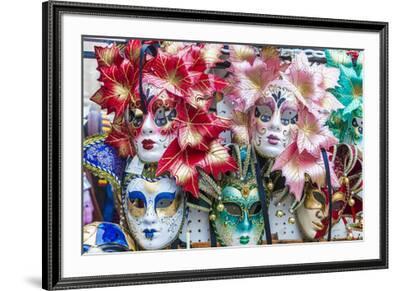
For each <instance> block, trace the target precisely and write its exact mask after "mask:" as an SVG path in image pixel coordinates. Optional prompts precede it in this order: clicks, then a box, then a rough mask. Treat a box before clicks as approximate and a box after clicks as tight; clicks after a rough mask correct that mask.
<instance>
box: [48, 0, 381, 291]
mask: <svg viewBox="0 0 400 291" xmlns="http://www.w3.org/2000/svg"><path fill="white" fill-rule="evenodd" d="M387 88H388V23H385V22H367V21H357V20H343V19H319V18H306V17H288V16H275V15H260V14H243V13H232V12H215V11H194V10H181V9H167V8H152V7H134V6H120V5H106V4H88V3H73V2H59V1H57V2H53V1H50V2H45V3H43V158H44V160H43V288H44V289H48V290H52V289H66V288H87V287H105V286H122V285H134V284H149V283H167V282H180V281H196V280H213V279H228V278H243V277H259V276H271V275H290V274H303V273H317V272H336V271H352V270H367V269H379V268H387V267H388V233H387V231H388V216H387V214H388V174H387V171H388V165H387V163H388V136H387V131H388V119H387V114H388V109H387V104H388V89H387Z"/></svg>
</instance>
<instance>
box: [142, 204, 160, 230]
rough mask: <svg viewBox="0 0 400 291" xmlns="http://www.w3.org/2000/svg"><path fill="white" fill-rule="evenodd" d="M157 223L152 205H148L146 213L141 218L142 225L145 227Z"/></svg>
mask: <svg viewBox="0 0 400 291" xmlns="http://www.w3.org/2000/svg"><path fill="white" fill-rule="evenodd" d="M156 222H157V214H156V212H155V211H154V206H153V204H149V205H148V206H147V210H146V213H145V215H144V217H143V223H144V225H146V226H151V225H153V224H155V223H156Z"/></svg>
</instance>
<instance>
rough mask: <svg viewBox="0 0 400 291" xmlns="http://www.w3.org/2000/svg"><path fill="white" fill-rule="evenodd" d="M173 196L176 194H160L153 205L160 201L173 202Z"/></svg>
mask: <svg viewBox="0 0 400 291" xmlns="http://www.w3.org/2000/svg"><path fill="white" fill-rule="evenodd" d="M175 194H176V192H161V193H159V194H158V195H157V196H156V199H155V201H154V205H157V202H158V201H160V200H161V199H168V200H174V199H175Z"/></svg>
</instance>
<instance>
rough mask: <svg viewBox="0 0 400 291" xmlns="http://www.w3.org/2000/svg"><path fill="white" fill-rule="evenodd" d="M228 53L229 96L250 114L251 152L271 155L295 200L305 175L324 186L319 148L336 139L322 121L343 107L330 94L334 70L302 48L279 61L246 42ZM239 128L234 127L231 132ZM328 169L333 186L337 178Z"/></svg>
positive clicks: (270, 51)
mask: <svg viewBox="0 0 400 291" xmlns="http://www.w3.org/2000/svg"><path fill="white" fill-rule="evenodd" d="M230 53H231V55H232V56H233V57H232V58H231V62H232V65H231V73H232V77H231V80H230V81H231V84H232V86H231V88H232V90H231V91H230V92H229V94H228V99H229V100H230V101H231V102H232V104H233V107H234V108H235V109H236V110H238V111H240V112H242V113H245V114H247V116H249V122H248V124H247V128H248V132H249V139H250V140H249V142H251V143H252V144H253V146H254V147H255V149H256V152H257V153H258V154H259V155H260V156H262V157H268V158H274V159H275V163H274V166H273V168H272V170H273V171H274V170H281V171H282V175H283V176H284V177H285V178H286V185H287V186H288V187H289V189H290V192H291V193H292V194H293V195H294V197H295V199H296V200H297V201H300V200H301V196H302V193H303V188H304V182H305V174H308V176H309V177H310V178H311V179H312V181H313V182H314V183H316V184H317V185H318V186H323V185H325V184H326V169H325V165H324V161H323V156H322V150H323V149H329V148H330V147H331V146H333V145H334V144H337V143H338V140H337V139H336V138H335V137H334V136H333V134H332V133H331V131H330V130H329V129H328V127H327V126H325V122H326V120H327V118H328V117H329V114H330V113H331V112H332V111H333V110H337V109H339V108H341V107H342V105H341V103H340V102H339V101H338V100H337V99H336V98H335V97H334V96H333V95H332V94H331V93H330V92H329V89H330V88H333V87H335V86H336V85H337V81H338V78H339V70H338V69H336V68H327V67H326V66H325V65H322V64H311V63H310V62H309V60H308V58H307V56H306V54H305V53H304V52H301V53H299V54H297V55H295V56H294V57H293V58H292V60H291V62H290V63H289V62H285V61H282V60H281V59H280V57H279V52H278V51H277V50H274V49H273V48H263V49H261V50H260V51H259V52H257V51H256V50H255V49H254V47H250V46H232V47H231V48H230ZM238 128H240V127H239V126H238V125H237V124H236V125H234V126H233V131H234V133H235V130H236V129H238ZM328 164H329V163H328ZM329 166H330V164H329ZM330 173H331V181H330V182H331V184H332V186H333V187H334V186H335V185H338V182H337V178H336V176H335V174H334V172H333V171H332V170H331V171H330Z"/></svg>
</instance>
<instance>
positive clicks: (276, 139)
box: [267, 134, 281, 145]
mask: <svg viewBox="0 0 400 291" xmlns="http://www.w3.org/2000/svg"><path fill="white" fill-rule="evenodd" d="M267 139H268V142H269V143H270V144H272V145H276V144H278V142H280V140H281V139H280V138H279V137H277V136H276V135H273V134H270V135H269V136H267Z"/></svg>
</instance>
